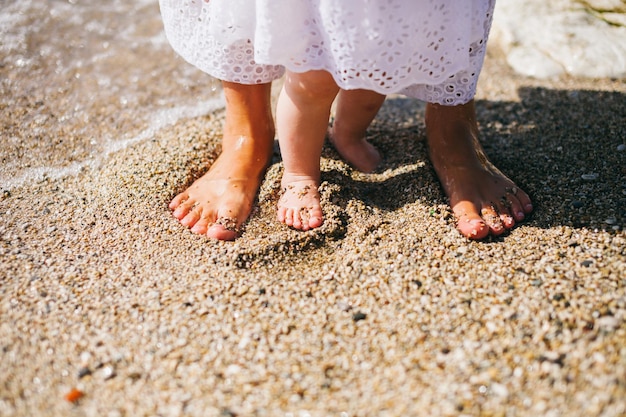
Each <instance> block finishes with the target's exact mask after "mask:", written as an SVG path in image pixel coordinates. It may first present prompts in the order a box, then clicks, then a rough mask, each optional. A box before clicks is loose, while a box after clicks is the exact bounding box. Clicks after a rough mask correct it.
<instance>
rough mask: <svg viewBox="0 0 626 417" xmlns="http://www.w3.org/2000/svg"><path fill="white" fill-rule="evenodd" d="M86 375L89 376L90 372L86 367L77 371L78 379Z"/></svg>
mask: <svg viewBox="0 0 626 417" xmlns="http://www.w3.org/2000/svg"><path fill="white" fill-rule="evenodd" d="M87 375H91V370H90V369H89V368H87V367H86V366H83V367H82V368H80V369H79V370H78V379H80V378H84V377H86V376H87Z"/></svg>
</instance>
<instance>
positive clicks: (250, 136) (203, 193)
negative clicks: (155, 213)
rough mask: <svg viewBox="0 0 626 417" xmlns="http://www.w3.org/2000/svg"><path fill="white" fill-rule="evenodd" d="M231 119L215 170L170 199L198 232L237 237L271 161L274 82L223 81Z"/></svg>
mask: <svg viewBox="0 0 626 417" xmlns="http://www.w3.org/2000/svg"><path fill="white" fill-rule="evenodd" d="M223 86H224V94H225V97H226V121H225V125H224V136H223V139H222V153H221V154H220V156H219V157H218V158H217V160H216V161H215V163H213V165H212V166H211V168H210V169H209V171H208V172H207V173H206V174H204V175H203V176H202V177H201V178H199V179H198V180H196V181H195V182H194V183H193V184H192V185H191V186H190V187H189V188H187V189H186V190H185V191H183V192H182V193H180V194H178V195H177V196H176V197H175V198H174V199H173V200H172V202H171V203H170V204H169V207H170V209H172V210H173V215H174V217H176V218H177V219H178V220H179V221H180V223H181V224H182V225H183V226H186V227H189V228H190V229H191V231H192V232H193V233H197V234H206V235H207V236H208V237H211V238H214V239H219V240H233V239H235V238H236V237H237V236H238V235H239V231H240V229H241V225H242V224H243V222H244V221H245V220H246V219H247V218H248V216H249V215H250V211H251V210H252V205H253V203H254V200H255V198H256V194H257V191H258V189H259V187H260V184H261V181H262V180H263V175H264V174H265V170H266V168H267V166H268V164H269V162H270V159H271V156H272V150H273V142H274V123H273V119H272V114H271V107H270V84H259V85H241V84H234V83H227V82H224V83H223Z"/></svg>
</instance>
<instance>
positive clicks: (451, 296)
mask: <svg viewBox="0 0 626 417" xmlns="http://www.w3.org/2000/svg"><path fill="white" fill-rule="evenodd" d="M142 10H143V9H142ZM145 10H147V11H149V12H150V13H152V14H151V15H150V16H151V19H152V20H151V22H152V23H151V24H150V25H149V26H148V28H147V29H146V28H144V29H141V30H145V31H146V32H147V33H149V34H151V35H150V36H155V37H157V39H161V38H158V14H156V12H155V10H154V5H146V6H145ZM138 30H139V29H138ZM141 30H139V31H140V32H141ZM141 33H143V32H141ZM42 42H43V41H42ZM150 54H151V55H150V56H151V57H153V58H154V61H155V62H157V61H158V64H156V63H153V64H150V65H153V66H154V68H152V69H153V70H154V71H157V70H158V71H157V72H156V73H154V74H152V76H151V80H152V81H151V82H145V83H144V84H142V86H141V87H137V79H132V77H128V78H123V77H122V78H120V77H113V78H112V81H111V82H114V83H117V84H119V86H118V87H116V88H118V90H117V91H118V92H119V91H125V90H124V88H125V83H128V86H127V87H128V89H129V90H131V91H135V93H134V95H132V96H131V97H133V98H135V99H136V98H137V97H141V100H133V102H132V105H130V107H129V104H128V101H126V102H125V103H124V101H120V99H119V94H118V93H116V92H110V94H109V95H104V96H102V95H98V93H94V94H95V99H94V98H93V97H94V95H88V94H84V95H82V94H80V92H81V91H84V90H81V89H83V88H85V85H86V84H81V85H78V86H77V85H76V84H67V88H66V93H64V92H63V91H62V90H56V89H55V90H54V91H52V90H46V89H44V88H43V86H41V87H39V86H37V85H33V86H32V88H31V89H30V90H28V91H25V90H20V88H18V87H20V86H23V85H25V84H23V83H22V84H20V83H19V82H17V81H15V80H16V79H18V78H19V77H20V76H23V75H19V73H18V72H16V71H17V70H16V68H15V67H11V65H8V64H5V65H3V66H2V67H0V71H2V76H3V77H5V76H6V78H5V80H13V81H5V82H4V83H3V93H5V94H4V95H3V98H2V101H1V103H2V105H1V106H2V107H1V108H2V116H0V121H1V123H2V124H1V125H0V129H2V130H1V132H2V143H3V146H2V147H3V149H2V151H0V152H1V156H2V164H3V165H4V168H3V171H2V175H3V176H2V178H4V179H5V183H4V184H0V186H1V187H2V195H1V197H0V220H1V221H0V318H1V320H0V345H1V350H0V352H1V353H0V357H1V360H0V415H2V416H33V415H37V416H59V415H76V416H83V415H84V416H92V415H94V416H96V415H97V416H141V415H145V416H157V415H158V416H179V415H181V416H182V415H189V416H248V415H258V416H372V415H376V416H438V415H441V416H446V415H450V416H454V415H489V416H536V415H545V416H557V415H559V416H620V415H624V413H626V400H625V398H626V377H625V375H626V347H625V346H626V326H625V322H624V320H625V318H626V290H625V288H626V274H625V273H624V271H625V270H626V257H625V254H626V234H625V233H624V226H625V225H626V209H625V207H626V169H625V167H626V164H625V161H626V149H625V147H626V146H625V144H626V84H625V82H624V81H623V80H610V79H598V80H589V79H573V78H562V79H557V80H549V81H540V80H534V79H530V78H524V77H520V76H517V75H515V74H514V73H512V72H511V70H510V69H509V68H508V67H507V66H506V64H505V63H504V59H503V57H502V56H501V54H500V51H498V50H495V49H494V48H492V50H490V52H489V56H488V59H487V62H486V64H485V68H484V71H483V75H482V78H481V84H480V86H479V92H478V95H477V110H478V118H479V120H480V123H481V134H482V142H483V144H484V146H485V149H486V151H487V153H488V155H489V156H490V157H491V158H492V160H493V162H494V163H495V164H496V165H497V166H498V167H500V168H501V169H502V170H503V171H504V172H505V173H506V174H507V175H509V176H510V177H511V178H513V179H514V180H515V181H516V182H517V183H518V185H520V186H521V187H522V188H524V189H525V190H526V191H528V192H529V193H530V194H531V196H532V197H533V199H534V202H535V206H536V211H535V213H534V214H533V215H532V216H531V217H530V218H528V219H527V220H526V221H525V222H523V224H521V225H520V226H519V227H516V228H515V229H514V230H513V231H511V232H510V233H508V234H506V235H505V236H502V237H499V238H489V239H487V240H485V241H481V242H473V241H468V240H467V239H465V238H463V237H461V235H460V234H459V233H458V232H457V231H456V230H455V229H454V219H453V217H452V215H451V211H450V209H449V207H448V206H447V202H446V198H445V196H444V194H443V192H442V190H441V187H440V185H439V184H438V182H437V180H436V177H435V175H434V171H433V169H432V166H431V165H430V163H429V161H428V158H427V154H426V147H425V139H424V126H423V109H424V106H423V104H422V103H419V102H415V101H412V100H408V99H405V98H403V97H391V98H389V99H388V100H387V102H386V103H385V105H384V107H383V109H382V111H381V113H380V114H379V116H378V117H377V119H376V121H375V123H374V124H373V126H372V127H371V129H370V134H369V137H370V140H371V141H372V142H373V143H374V144H375V145H376V146H377V147H378V148H379V149H380V150H381V153H382V154H383V158H384V161H383V165H382V166H381V168H380V169H379V170H378V171H377V172H376V173H374V174H361V173H358V172H355V171H354V170H352V169H351V168H350V167H349V166H348V165H346V164H345V163H344V162H342V161H341V160H340V159H339V158H338V156H337V154H336V152H335V151H334V150H333V149H332V148H331V147H330V146H328V147H326V148H325V150H324V155H323V160H322V170H323V172H322V181H323V184H324V185H323V187H322V198H323V201H324V203H325V206H324V207H325V216H326V222H325V224H324V225H323V226H322V227H321V228H320V229H318V230H314V231H309V232H297V231H294V230H289V229H288V228H286V227H284V226H283V225H280V224H278V223H277V222H276V220H275V205H276V201H277V197H278V196H277V192H278V189H279V183H280V171H281V163H280V157H279V154H278V153H276V154H275V158H274V163H273V164H272V166H271V167H270V168H269V170H268V173H267V177H266V180H265V182H264V183H263V186H262V189H261V191H260V193H259V197H258V201H257V204H256V206H255V210H254V213H253V215H252V217H251V219H250V221H249V222H248V223H247V224H246V227H245V230H244V232H243V235H242V236H241V238H240V239H238V240H237V241H235V242H216V241H212V240H208V239H206V238H204V237H201V236H196V235H193V234H191V233H190V232H189V231H188V230H186V229H184V228H183V227H182V226H180V225H179V224H178V223H177V221H176V220H175V219H174V218H173V217H172V216H171V213H170V211H169V210H168V208H167V204H168V203H169V201H170V199H171V198H172V197H173V196H174V195H176V193H178V192H179V191H181V190H182V189H183V188H184V187H185V185H187V184H190V183H191V182H192V181H193V180H194V179H195V178H197V177H198V176H199V175H201V174H202V173H203V172H204V171H206V169H207V168H208V167H209V166H210V164H211V161H212V160H213V159H214V158H215V156H216V155H217V153H218V152H219V143H220V132H221V123H222V121H223V113H222V110H220V109H218V110H215V111H211V109H212V108H214V107H215V106H213V104H206V103H208V102H210V99H211V97H215V94H216V93H214V92H213V91H212V88H211V83H210V82H208V81H205V79H204V78H202V75H201V74H196V73H194V72H193V71H191V70H189V69H188V68H187V66H186V64H184V63H183V62H182V61H180V60H179V59H177V58H176V57H175V56H174V54H173V53H172V52H171V51H168V49H167V48H166V47H165V46H163V45H161V46H159V48H157V49H155V50H152V51H150ZM5 58H6V57H5ZM118 58H119V57H118ZM122 58H123V59H124V61H123V62H125V63H131V64H132V63H133V62H135V63H136V65H137V67H138V68H139V69H142V65H148V64H146V62H145V61H142V55H141V54H140V53H136V54H130V55H128V56H122ZM134 60H136V61H134ZM107 62H108V61H107ZM157 66H158V69H157ZM144 69H145V68H144ZM131 72H132V71H131ZM144 72H145V71H144ZM170 72H172V73H175V75H176V74H181V73H183V74H187V75H188V76H186V78H185V79H186V80H187V81H185V83H184V85H186V88H182V87H181V89H177V88H176V85H175V84H173V82H172V81H167V80H168V78H166V76H167V75H168V73H170ZM10 77H14V78H10ZM179 79H180V77H179ZM73 80H76V78H73ZM82 80H85V77H83V78H82ZM156 80H162V82H161V83H157V82H156ZM18 81H19V80H18ZM82 82H85V83H86V81H82ZM68 83H69V81H68ZM72 83H74V81H72ZM117 84H116V85H117ZM13 87H15V88H13ZM133 88H136V90H132V89H133ZM153 88H154V90H153ZM51 91H52V92H51ZM64 94H70V95H71V97H72V100H75V101H76V103H78V104H81V105H82V106H83V109H84V108H86V107H87V108H88V110H84V111H83V110H77V112H79V113H80V112H82V113H80V114H81V115H87V116H89V117H87V118H86V119H85V118H83V119H80V120H79V121H76V120H73V121H69V122H67V123H68V124H66V125H63V124H62V123H60V122H58V120H57V121H55V120H54V117H53V114H54V113H58V112H62V111H68V112H69V110H68V109H74V108H75V107H70V106H66V107H64V106H65V104H64V103H65V101H66V100H68V99H67V96H64ZM88 97H91V98H88ZM176 98H177V99H178V100H180V102H184V104H185V105H189V106H190V107H189V108H190V109H193V106H192V105H191V104H189V103H192V101H191V100H192V99H193V100H199V101H203V103H205V105H204V106H205V107H200V110H202V109H208V110H207V111H205V112H202V111H200V110H198V109H195V110H194V111H195V113H194V112H193V111H192V110H190V112H189V113H185V114H186V115H187V116H185V117H179V116H177V117H174V118H172V117H170V118H168V117H169V116H168V117H164V116H162V115H163V114H164V113H163V112H164V111H166V110H167V109H168V108H170V107H172V106H176V105H177V103H176V100H175V99H176ZM159 99H160V100H166V101H167V102H165V103H161V104H159V105H160V106H161V107H158V108H157V107H149V106H157V105H156V104H154V103H155V102H157V101H158V100H159ZM94 100H95V101H94ZM207 100H208V101H207ZM144 102H145V103H146V106H148V107H149V108H148V109H147V110H146V108H145V107H142V106H141V104H142V103H144ZM44 105H45V106H44ZM42 106H44V108H43V109H42ZM133 106H135V107H133ZM217 107H219V106H217ZM133 108H135V109H136V110H134V112H133ZM94 109H100V110H101V112H100V113H98V112H97V111H95V110H94ZM103 109H104V110H103ZM164 109H165V110H164ZM159 112H160V113H159ZM157 114H159V115H161V116H160V117H163V119H164V121H163V122H159V123H156V124H150V123H149V122H150V120H152V119H151V117H156V116H155V115H157ZM176 114H177V115H180V114H182V113H180V112H178V113H176ZM120 115H121V116H120ZM57 119H58V118H57ZM110 119H115V123H112V124H108V123H107V120H110ZM66 120H69V119H66ZM37 132H39V133H37ZM36 134H39V135H40V136H41V138H42V139H41V140H37V138H36V137H34V135H36ZM89 138H92V139H93V138H96V140H95V144H94V143H92V142H93V140H90V139H89ZM98 138H114V139H115V140H113V139H111V140H110V141H109V142H106V141H100V142H99V141H98V140H99V139H98ZM111 142H114V143H113V145H111ZM64 143H65V145H64ZM26 145H28V147H26ZM109 145H110V146H109ZM94 148H95V151H94ZM81 149H82V150H83V152H84V153H86V154H87V153H93V154H94V155H96V156H95V157H93V158H92V159H93V160H97V161H96V162H94V163H90V162H89V163H86V162H85V161H89V160H90V159H89V158H88V157H83V156H81V155H82V154H81V153H80V152H81V151H80V150H81ZM70 150H71V152H70ZM77 150H78V151H77ZM41 160H43V161H44V163H40V162H41ZM73 161H74V162H76V161H78V162H77V164H75V165H72V163H73ZM38 163H39V165H37V164H38ZM29 166H30V167H35V168H37V169H32V170H30V171H29ZM47 166H54V167H55V169H54V170H47V171H46V170H45V169H43V170H42V169H41V168H46V167H47ZM59 167H60V168H68V167H69V168H68V169H66V170H63V169H57V168H59ZM37 173H40V174H37ZM20 175H21V176H20ZM7 178H8V179H10V180H11V181H12V182H11V181H9V180H7ZM73 388H76V389H78V390H80V391H81V392H82V393H83V394H84V395H83V397H82V398H81V399H79V400H78V401H76V402H70V401H67V400H66V399H65V396H66V394H68V393H69V392H70V391H71V390H72V389H73Z"/></svg>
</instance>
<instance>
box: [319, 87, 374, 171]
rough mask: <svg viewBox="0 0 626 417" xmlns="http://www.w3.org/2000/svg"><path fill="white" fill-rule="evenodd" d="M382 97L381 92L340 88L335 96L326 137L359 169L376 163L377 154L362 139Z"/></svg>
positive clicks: (342, 155)
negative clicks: (334, 109) (332, 119)
mask: <svg viewBox="0 0 626 417" xmlns="http://www.w3.org/2000/svg"><path fill="white" fill-rule="evenodd" d="M384 101H385V96H384V95H382V94H378V93H376V92H374V91H369V90H341V91H340V92H339V95H338V96H337V104H336V105H337V108H336V111H335V121H334V123H333V127H332V129H331V130H330V132H329V134H330V140H331V142H332V143H333V145H334V146H335V148H336V149H337V152H339V154H340V155H341V157H342V158H343V159H345V160H346V161H347V162H348V163H349V164H350V165H352V166H353V167H355V168H356V169H358V170H359V171H362V172H372V171H373V170H374V169H375V168H376V167H377V166H378V164H379V163H380V154H379V153H378V151H377V150H376V148H374V146H372V144H370V143H369V142H368V141H367V140H365V131H366V130H367V128H368V127H369V125H370V123H371V122H372V120H374V117H376V114H377V113H378V110H379V109H380V106H382V104H383V102H384Z"/></svg>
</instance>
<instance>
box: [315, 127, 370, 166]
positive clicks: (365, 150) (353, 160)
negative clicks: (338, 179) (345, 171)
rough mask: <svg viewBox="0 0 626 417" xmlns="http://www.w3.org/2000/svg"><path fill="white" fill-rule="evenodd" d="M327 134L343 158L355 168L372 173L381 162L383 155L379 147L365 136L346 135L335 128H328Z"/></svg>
mask: <svg viewBox="0 0 626 417" xmlns="http://www.w3.org/2000/svg"><path fill="white" fill-rule="evenodd" d="M327 136H328V140H329V141H330V143H332V145H333V146H334V147H335V149H336V150H337V152H338V153H339V155H341V158H343V160H345V161H346V162H347V163H348V164H350V165H351V166H352V167H354V168H355V169H357V170H359V171H361V172H365V173H370V172H373V171H374V170H375V169H376V168H377V167H378V165H379V164H380V160H381V157H380V153H379V152H378V149H376V148H375V147H374V145H372V144H371V143H369V142H368V141H367V140H366V139H365V138H364V137H359V138H350V137H344V136H342V135H339V134H338V133H337V132H335V129H334V128H330V129H328V133H327Z"/></svg>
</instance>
